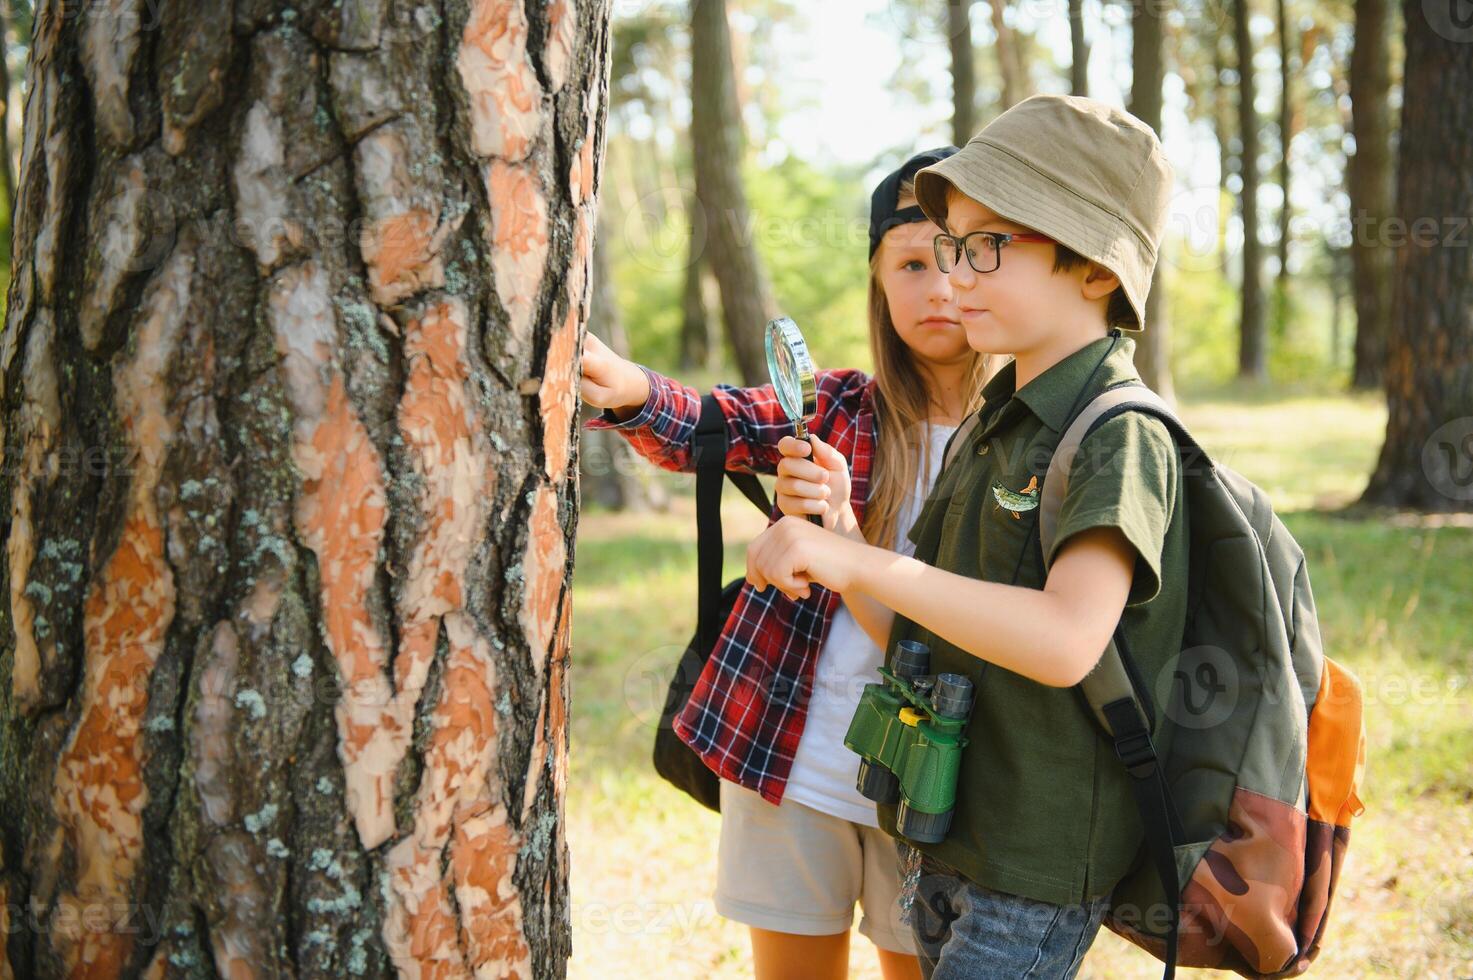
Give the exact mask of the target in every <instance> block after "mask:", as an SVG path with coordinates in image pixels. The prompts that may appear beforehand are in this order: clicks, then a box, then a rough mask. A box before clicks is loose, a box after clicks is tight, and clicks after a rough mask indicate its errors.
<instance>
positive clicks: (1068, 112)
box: [915, 95, 1171, 328]
mask: <svg viewBox="0 0 1473 980" xmlns="http://www.w3.org/2000/svg"><path fill="white" fill-rule="evenodd" d="M948 183H950V184H952V185H954V186H955V187H956V189H957V190H959V191H960V192H961V193H963V194H965V195H966V196H967V197H970V198H972V199H973V200H975V201H977V202H978V203H980V204H984V205H986V206H987V207H988V208H990V209H992V210H993V211H995V212H997V214H998V215H999V216H1001V217H1003V218H1006V219H1008V220H1009V221H1014V222H1017V223H1018V224H1020V225H1025V226H1027V227H1029V228H1032V229H1034V230H1035V231H1038V232H1039V233H1041V234H1044V235H1047V236H1049V237H1050V238H1052V239H1054V240H1055V241H1057V242H1059V243H1060V244H1062V245H1066V246H1068V247H1069V248H1071V249H1073V250H1074V251H1075V252H1078V253H1079V254H1080V255H1082V256H1084V257H1085V258H1087V259H1091V260H1093V261H1095V262H1098V263H1099V264H1100V265H1102V266H1104V267H1105V268H1107V269H1109V270H1110V271H1111V272H1113V273H1115V275H1116V276H1118V277H1119V278H1120V284H1121V286H1123V287H1124V289H1125V296H1126V299H1128V300H1129V301H1130V305H1131V308H1132V309H1134V310H1135V315H1136V320H1137V321H1138V323H1139V324H1140V327H1142V328H1143V327H1144V326H1145V324H1146V294H1147V293H1148V292H1150V289H1151V271H1152V270H1153V269H1154V268H1155V266H1156V255H1157V250H1158V249H1159V248H1160V245H1161V236H1162V234H1163V233H1164V232H1165V230H1166V219H1167V201H1168V198H1169V196H1170V193H1171V165H1170V164H1169V163H1168V162H1167V161H1166V154H1165V153H1164V152H1163V151H1162V149H1161V141H1160V140H1159V139H1157V138H1156V134H1155V132H1154V131H1152V129H1151V127H1150V126H1147V125H1146V124H1145V123H1143V122H1141V121H1140V120H1139V119H1137V118H1136V117H1135V116H1132V115H1131V114H1130V113H1128V112H1126V111H1125V110H1123V109H1118V108H1116V107H1114V106H1111V105H1108V104H1106V103H1104V102H1098V101H1096V100H1094V99H1086V98H1081V97H1078V96H1072V95H1035V96H1033V97H1031V98H1028V99H1024V100H1023V101H1022V102H1019V103H1018V104H1017V105H1015V106H1013V107H1012V108H1011V109H1009V110H1008V111H1007V112H1004V113H1003V114H1002V115H1000V116H998V117H997V118H996V119H994V120H993V121H992V122H990V123H988V124H987V126H986V127H985V128H983V130H982V131H981V132H979V133H978V134H977V135H976V136H973V137H972V138H971V140H969V141H968V142H967V145H966V146H964V147H962V148H961V150H959V151H958V152H956V153H955V154H953V155H952V156H949V157H947V158H946V159H945V160H942V161H941V162H940V163H936V164H932V165H931V166H929V167H926V168H924V169H923V170H920V171H919V172H917V173H916V177H915V195H916V200H917V203H919V204H920V206H921V210H922V211H924V212H925V214H926V217H928V218H930V219H931V220H932V221H934V222H936V224H938V225H940V226H941V227H943V228H945V227H947V225H946V185H947V184H948Z"/></svg>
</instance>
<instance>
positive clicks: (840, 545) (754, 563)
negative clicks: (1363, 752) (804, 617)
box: [747, 517, 868, 599]
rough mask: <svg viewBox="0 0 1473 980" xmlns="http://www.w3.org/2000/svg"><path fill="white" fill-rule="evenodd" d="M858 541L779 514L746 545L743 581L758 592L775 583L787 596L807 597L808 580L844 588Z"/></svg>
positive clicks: (839, 589) (850, 579) (847, 585)
mask: <svg viewBox="0 0 1473 980" xmlns="http://www.w3.org/2000/svg"><path fill="white" fill-rule="evenodd" d="M861 547H868V545H860V544H856V543H855V542H853V541H851V540H850V539H848V538H846V537H844V536H843V535H841V534H834V533H833V532H832V531H825V530H823V529H822V528H819V527H815V526H814V525H812V524H810V523H809V522H808V521H807V520H806V519H805V518H801V517H782V518H779V519H778V522H777V523H776V524H774V525H772V526H771V527H769V528H768V529H767V530H765V531H763V532H762V533H761V534H759V535H757V537H755V538H753V539H752V543H751V544H749V545H747V581H748V582H751V583H752V585H753V587H754V588H756V589H757V591H758V592H765V591H767V587H768V586H769V585H775V586H777V588H778V591H780V592H782V593H783V595H785V596H787V597H788V598H789V599H807V598H808V597H809V596H810V595H812V589H811V587H810V586H811V583H814V582H817V583H818V584H819V585H822V586H824V587H825V588H828V589H832V590H833V591H835V592H844V591H845V590H847V589H848V588H850V585H851V583H852V582H853V571H854V568H855V567H856V563H857V561H859V560H861V558H860V556H858V555H857V554H856V550H855V549H857V548H861Z"/></svg>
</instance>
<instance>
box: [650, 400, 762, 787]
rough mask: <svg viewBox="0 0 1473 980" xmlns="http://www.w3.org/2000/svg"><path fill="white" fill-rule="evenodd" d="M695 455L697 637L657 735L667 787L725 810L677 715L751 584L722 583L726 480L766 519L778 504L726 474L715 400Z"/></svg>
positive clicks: (753, 481) (748, 479) (745, 477)
mask: <svg viewBox="0 0 1473 980" xmlns="http://www.w3.org/2000/svg"><path fill="white" fill-rule="evenodd" d="M691 450H692V454H693V456H694V458H695V462H696V581H697V583H698V591H697V596H698V599H697V610H698V611H697V615H696V632H695V635H694V636H692V637H691V639H690V643H689V644H688V645H687V646H686V648H685V652H684V653H682V654H681V656H680V663H679V664H678V665H677V666H676V668H675V676H674V677H672V678H671V679H670V688H669V691H668V692H667V693H666V695H665V706H664V709H663V710H662V711H661V713H660V726H659V728H657V729H656V730H655V751H654V761H655V771H656V772H658V773H659V774H660V776H661V778H663V779H664V780H665V781H666V782H668V783H670V784H671V785H672V786H674V787H675V788H676V789H678V790H681V791H682V792H684V793H686V794H687V795H689V796H690V797H691V798H692V799H694V800H695V801H696V802H697V803H700V804H701V805H702V806H705V807H709V808H710V809H712V810H715V811H717V812H718V813H719V812H720V811H721V780H720V777H718V776H717V775H716V774H715V773H714V772H712V771H711V770H710V768H708V767H707V766H706V764H705V763H704V762H702V761H701V757H700V756H698V755H696V753H695V752H694V751H693V750H692V749H691V747H690V746H689V745H686V744H685V743H684V742H682V741H681V740H680V736H678V735H676V734H675V728H674V720H675V716H676V715H678V714H680V712H682V711H683V710H685V704H686V702H687V701H689V700H690V696H691V692H692V691H693V690H695V686H696V681H697V680H698V679H699V678H700V676H701V671H702V670H704V669H705V666H706V661H707V660H709V659H710V657H711V650H712V648H713V647H715V646H716V639H717V637H718V636H720V635H721V627H722V626H724V625H725V624H726V620H727V619H728V618H729V617H730V616H731V608H732V606H734V605H736V598H737V593H739V592H740V591H741V589H742V586H743V585H744V584H745V583H746V579H745V577H738V578H734V579H732V580H731V581H730V582H727V583H726V585H725V586H723V585H722V584H721V554H722V550H723V542H722V538H721V489H722V487H723V486H724V485H725V484H724V483H723V482H722V478H723V476H726V477H730V478H731V482H732V483H734V484H736V487H737V489H738V490H740V491H741V492H742V493H743V494H744V495H745V496H746V498H747V499H748V500H750V501H752V503H753V504H754V505H755V506H756V507H758V508H759V509H760V510H761V511H762V513H763V514H766V515H769V516H770V515H771V514H772V507H773V505H772V504H771V503H770V502H769V501H768V499H767V492H766V491H765V490H763V489H762V484H761V482H760V481H759V480H758V479H757V477H756V476H754V475H753V474H751V473H737V472H728V471H727V469H726V417H725V416H724V415H723V414H722V412H721V406H720V405H719V404H718V403H717V401H716V396H714V395H710V394H707V395H703V396H702V397H701V417H700V421H698V422H697V423H696V432H695V437H694V438H693V439H692V441H691Z"/></svg>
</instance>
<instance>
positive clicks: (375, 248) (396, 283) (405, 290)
mask: <svg viewBox="0 0 1473 980" xmlns="http://www.w3.org/2000/svg"><path fill="white" fill-rule="evenodd" d="M434 231H435V219H434V217H433V216H432V215H430V214H428V213H427V212H424V211H407V212H405V213H404V214H396V215H393V216H392V217H388V218H385V219H383V220H382V221H376V222H374V223H373V225H372V226H370V227H369V228H368V230H367V231H366V232H365V233H364V236H363V261H364V263H365V264H366V265H367V266H368V281H369V285H370V287H371V289H372V291H373V294H374V298H375V299H376V300H378V301H379V302H385V301H390V302H392V301H394V300H396V299H399V298H402V297H403V296H406V295H409V294H410V293H412V292H414V291H415V290H416V289H418V288H419V286H420V285H421V273H422V271H423V270H425V267H427V266H429V265H430V264H431V263H432V262H433V261H434V259H435V254H434V247H433V238H434Z"/></svg>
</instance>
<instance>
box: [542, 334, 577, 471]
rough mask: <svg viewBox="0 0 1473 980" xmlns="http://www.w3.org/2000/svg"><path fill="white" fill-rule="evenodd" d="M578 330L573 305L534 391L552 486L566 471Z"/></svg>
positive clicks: (574, 396) (574, 399)
mask: <svg viewBox="0 0 1473 980" xmlns="http://www.w3.org/2000/svg"><path fill="white" fill-rule="evenodd" d="M580 332H581V331H580V323H579V319H578V310H577V308H576V307H574V308H571V309H569V310H568V315H567V316H566V317H565V318H564V319H563V325H562V326H561V327H559V328H558V329H557V332H556V333H554V334H553V335H552V340H551V342H550V343H549V344H548V348H547V366H546V367H545V368H544V369H543V371H542V387H541V389H540V390H539V391H538V393H537V400H538V403H539V404H540V405H541V406H542V449H543V454H544V456H545V457H546V470H547V478H548V479H549V480H551V481H552V483H553V484H554V485H556V484H560V483H562V482H563V478H564V477H565V476H566V475H567V472H568V455H569V453H570V452H571V442H572V424H573V410H574V408H575V407H576V405H577V397H578V396H577V394H576V393H575V392H574V390H573V358H574V357H576V356H577V348H578V337H579V334H580Z"/></svg>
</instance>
